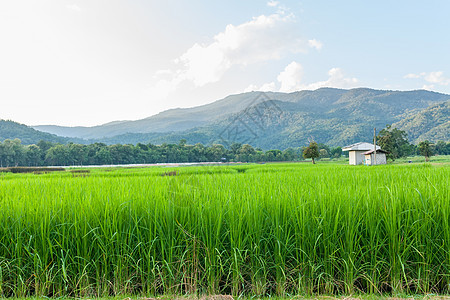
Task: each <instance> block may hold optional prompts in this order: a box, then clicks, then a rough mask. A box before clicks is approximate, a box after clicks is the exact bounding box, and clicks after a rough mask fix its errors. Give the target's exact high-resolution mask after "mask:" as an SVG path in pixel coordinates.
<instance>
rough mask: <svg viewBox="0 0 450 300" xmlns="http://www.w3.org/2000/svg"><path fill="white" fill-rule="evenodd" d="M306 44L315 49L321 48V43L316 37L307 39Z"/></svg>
mask: <svg viewBox="0 0 450 300" xmlns="http://www.w3.org/2000/svg"><path fill="white" fill-rule="evenodd" d="M308 46H309V47H311V48H315V49H317V50H320V49H322V47H323V44H322V42H320V41H318V40H316V39H312V40H309V41H308Z"/></svg>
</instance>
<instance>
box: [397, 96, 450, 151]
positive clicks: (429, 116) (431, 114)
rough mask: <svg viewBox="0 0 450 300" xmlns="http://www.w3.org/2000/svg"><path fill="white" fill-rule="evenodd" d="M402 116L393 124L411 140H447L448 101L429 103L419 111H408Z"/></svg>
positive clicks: (449, 128)
mask: <svg viewBox="0 0 450 300" xmlns="http://www.w3.org/2000/svg"><path fill="white" fill-rule="evenodd" d="M402 117H403V119H402V120H400V121H398V122H396V123H394V124H393V126H394V127H397V128H399V129H402V130H405V131H406V132H407V133H408V138H409V140H410V141H411V142H414V143H419V142H421V141H424V140H431V141H438V140H442V141H448V140H449V135H450V101H447V102H443V103H438V104H434V105H431V106H430V107H428V108H426V109H424V110H422V111H419V112H409V113H406V114H405V115H404V116H402Z"/></svg>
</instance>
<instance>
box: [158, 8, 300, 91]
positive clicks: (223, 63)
mask: <svg viewBox="0 0 450 300" xmlns="http://www.w3.org/2000/svg"><path fill="white" fill-rule="evenodd" d="M294 23H295V22H294V17H293V15H290V14H284V13H282V12H278V13H275V14H272V15H268V16H266V15H261V16H259V17H256V18H253V19H252V20H251V21H248V22H245V23H242V24H240V25H231V24H230V25H227V26H226V28H225V30H224V31H223V32H220V33H218V34H217V35H215V36H214V38H213V40H212V42H210V43H207V44H199V43H196V44H194V45H193V46H192V47H191V48H189V49H188V50H187V51H186V52H184V53H183V54H182V55H181V56H180V57H179V58H177V59H175V60H174V62H175V68H174V69H173V70H172V71H170V70H161V71H158V72H157V73H156V74H155V76H156V77H158V76H160V75H161V76H164V77H165V78H164V79H161V80H163V81H164V82H163V83H162V84H156V86H158V85H159V86H161V87H162V86H164V85H165V84H167V82H166V81H167V80H169V79H167V75H170V73H172V75H170V76H171V81H172V83H173V85H174V86H176V85H178V84H180V83H181V82H184V81H188V82H191V83H193V84H194V85H195V86H196V87H202V86H205V85H206V84H209V83H213V82H217V81H219V80H221V79H222V77H223V75H224V74H225V73H226V72H227V71H228V70H230V69H231V68H232V67H233V66H244V67H245V66H248V65H251V64H254V63H260V62H265V61H271V60H278V59H281V58H282V57H284V56H286V55H287V54H289V53H300V52H306V50H307V48H308V42H307V41H305V40H304V39H301V38H300V37H299V36H298V28H296V26H295V24H294ZM169 81H170V80H169ZM262 87H264V88H269V86H262ZM270 87H271V86H270ZM260 88H261V87H260Z"/></svg>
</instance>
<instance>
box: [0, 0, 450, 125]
mask: <svg viewBox="0 0 450 300" xmlns="http://www.w3.org/2000/svg"><path fill="white" fill-rule="evenodd" d="M449 30H450V1H446V0H441V1H435V0H430V1H406V0H405V1H403V0H399V1H384V0H381V1H360V0H342V1H321V0H309V1H288V0H286V1H282V0H279V1H274V0H269V1H267V0H266V1H259V0H245V1H243V0H239V1H238V0H227V1H215V0H214V1H211V0H209V1H208V0H189V1H186V0H166V1H156V0H134V1H126V0H114V1H113V0H108V1H107V0H70V1H67V0H40V1H36V0H2V1H1V2H0V119H10V120H14V121H17V122H20V123H24V124H27V125H44V124H55V125H65V126H78V125H81V126H93V125H99V124H103V123H107V122H110V121H116V120H137V119H142V118H146V117H149V116H151V115H154V114H157V113H159V112H161V111H164V110H167V109H171V108H178V107H193V106H198V105H202V104H207V103H211V102H213V101H216V100H218V99H221V98H224V97H226V96H227V95H230V94H237V93H242V92H247V91H253V90H254V91H280V92H293V91H299V90H313V89H317V88H320V87H336V88H346V89H347V88H355V87H369V88H376V89H385V90H386V89H387V90H415V89H427V90H431V91H436V92H442V93H447V94H450V59H449V53H450V34H449V33H448V31H449Z"/></svg>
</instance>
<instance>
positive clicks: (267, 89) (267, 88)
mask: <svg viewBox="0 0 450 300" xmlns="http://www.w3.org/2000/svg"><path fill="white" fill-rule="evenodd" d="M275 89H276V84H275V82H273V81H272V82H269V83H265V84H263V85H261V86H258V85H256V84H251V85H249V86H248V87H247V88H246V89H245V90H244V93H246V92H253V91H258V92H273V91H274V90H275Z"/></svg>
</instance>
